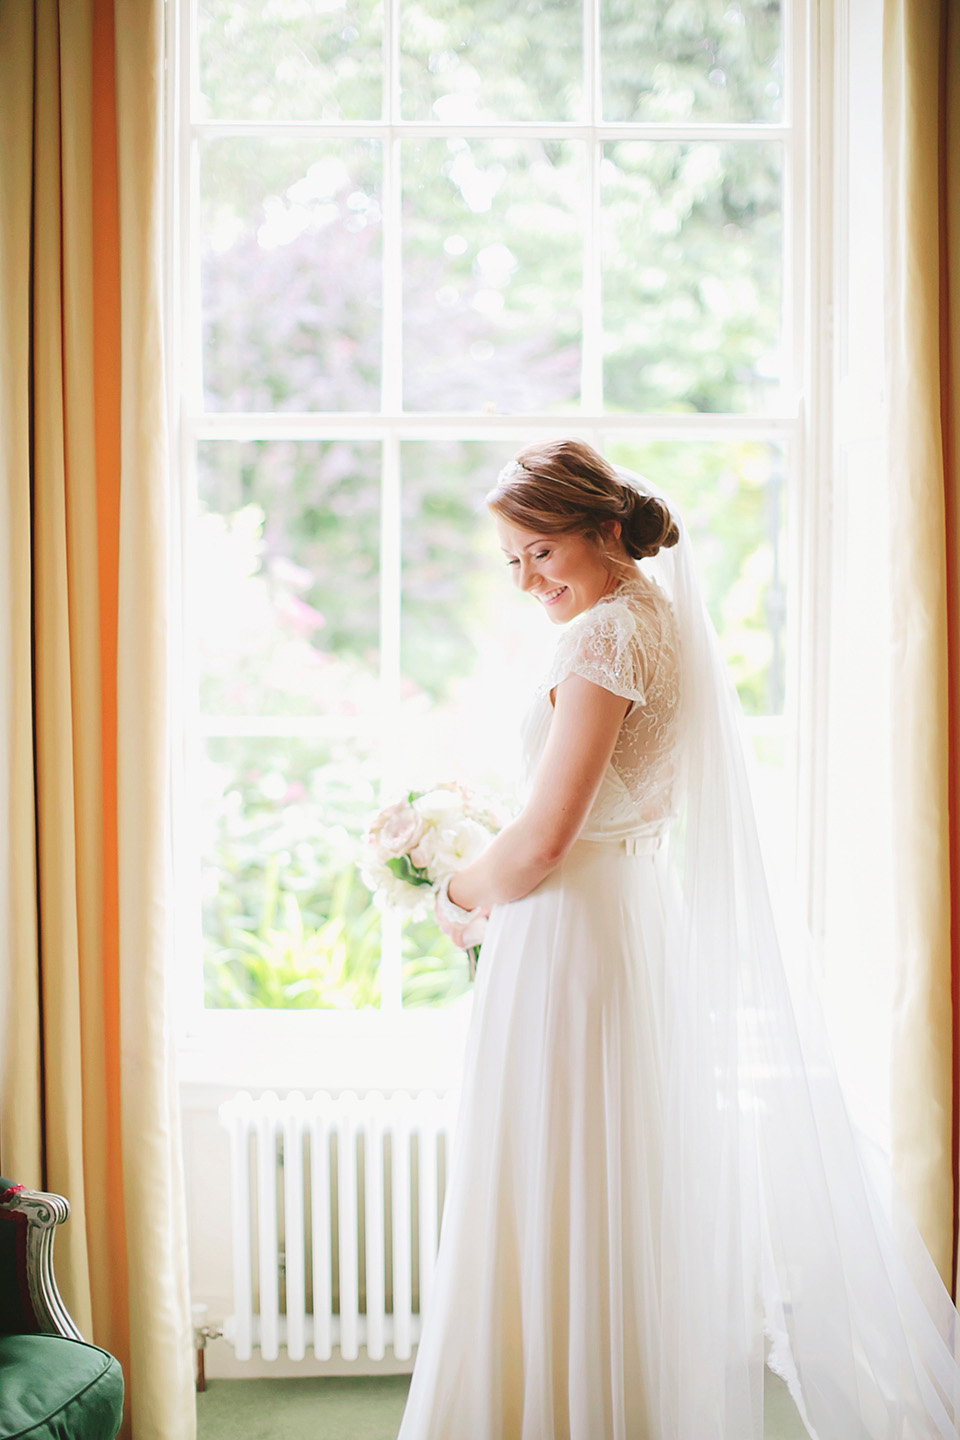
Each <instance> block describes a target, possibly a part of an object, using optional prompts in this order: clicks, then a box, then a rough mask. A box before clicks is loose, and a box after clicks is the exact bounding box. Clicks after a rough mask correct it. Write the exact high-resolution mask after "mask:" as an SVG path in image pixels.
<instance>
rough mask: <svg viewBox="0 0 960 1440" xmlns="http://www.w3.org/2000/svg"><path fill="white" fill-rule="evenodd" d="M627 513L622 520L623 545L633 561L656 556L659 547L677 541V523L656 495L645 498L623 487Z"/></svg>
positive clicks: (632, 487)
mask: <svg viewBox="0 0 960 1440" xmlns="http://www.w3.org/2000/svg"><path fill="white" fill-rule="evenodd" d="M624 489H625V490H626V492H627V496H626V500H627V504H626V513H625V515H624V521H623V542H624V544H625V545H626V547H627V551H628V552H629V554H630V555H632V556H633V558H634V559H635V560H642V559H643V558H644V556H648V555H656V553H657V551H658V550H660V549H661V548H666V547H669V546H671V545H676V543H677V541H678V540H679V539H680V531H679V529H678V528H677V522H676V521H675V520H674V518H673V516H672V515H671V514H670V511H669V509H668V507H667V505H666V504H665V503H664V501H663V500H661V499H660V497H659V496H658V495H644V494H643V493H642V492H641V491H639V490H637V489H635V488H634V486H632V485H625V486H624Z"/></svg>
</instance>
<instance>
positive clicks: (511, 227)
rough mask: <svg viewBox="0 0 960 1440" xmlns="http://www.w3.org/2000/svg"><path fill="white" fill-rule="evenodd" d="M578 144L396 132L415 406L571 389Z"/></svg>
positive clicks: (506, 400)
mask: <svg viewBox="0 0 960 1440" xmlns="http://www.w3.org/2000/svg"><path fill="white" fill-rule="evenodd" d="M582 161H583V155H582V148H581V147H580V146H579V145H574V144H570V143H566V142H560V141H495V142H494V141H476V140H470V141H468V140H464V139H456V140H428V141H424V142H422V143H420V144H416V143H413V142H406V143H405V144H404V146H403V164H404V256H403V258H404V396H405V404H406V406H407V408H408V409H411V410H460V409H462V410H468V411H471V410H472V411H477V410H486V411H501V412H517V411H524V410H526V411H537V410H558V409H564V408H568V407H570V406H572V405H573V404H574V403H575V402H576V400H577V398H578V395H579V390H580V332H581V324H580V286H581V265H582V251H581V222H580V207H581V193H582V178H581V177H582Z"/></svg>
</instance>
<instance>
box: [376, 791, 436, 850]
mask: <svg viewBox="0 0 960 1440" xmlns="http://www.w3.org/2000/svg"><path fill="white" fill-rule="evenodd" d="M425 829H426V825H425V824H424V820H423V817H422V816H421V815H419V814H418V813H417V811H416V810H414V808H413V806H412V805H411V804H410V802H409V801H408V800H398V801H397V803H396V804H395V805H388V806H387V808H386V810H383V811H381V813H380V815H379V816H378V817H377V821H376V822H375V824H374V827H373V829H372V830H371V839H372V841H373V843H374V846H375V848H376V850H377V852H378V853H379V855H380V856H381V858H383V859H390V858H391V857H393V856H395V855H406V854H407V853H408V852H409V851H410V850H412V849H413V847H414V846H415V845H416V844H417V843H418V841H419V840H420V839H421V837H422V835H423V833H424V830H425ZM416 863H417V862H416V861H414V864H416Z"/></svg>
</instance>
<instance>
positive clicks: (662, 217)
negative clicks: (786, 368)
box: [602, 141, 786, 411]
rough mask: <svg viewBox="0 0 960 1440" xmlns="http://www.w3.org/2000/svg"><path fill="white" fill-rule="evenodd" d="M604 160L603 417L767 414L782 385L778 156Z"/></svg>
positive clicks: (655, 150) (714, 148)
mask: <svg viewBox="0 0 960 1440" xmlns="http://www.w3.org/2000/svg"><path fill="white" fill-rule="evenodd" d="M605 149H606V154H605V157H604V160H603V162H602V180H603V216H602V224H603V237H604V238H603V245H604V253H603V318H604V328H605V352H606V353H605V357H604V394H605V402H606V405H607V408H608V409H611V410H621V411H622V410H637V411H664V410H672V411H677V410H701V411H704V410H709V411H723V410H733V411H737V410H740V411H743V410H764V409H769V408H771V406H772V405H773V404H774V403H775V401H776V396H777V389H778V386H779V384H780V381H781V379H786V377H785V376H782V374H781V369H782V359H781V317H780V291H781V235H782V204H781V164H782V156H781V149H780V146H778V145H768V144H757V145H752V144H730V145H714V144H710V143H705V142H704V143H697V144H683V145H680V144H672V143H668V142H664V141H653V142H641V141H628V142H623V143H620V144H613V145H609V146H607V147H605Z"/></svg>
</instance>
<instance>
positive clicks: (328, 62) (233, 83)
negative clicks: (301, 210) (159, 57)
mask: <svg viewBox="0 0 960 1440" xmlns="http://www.w3.org/2000/svg"><path fill="white" fill-rule="evenodd" d="M382 27H383V6H382V5H381V3H380V0H323V3H322V4H319V5H312V4H311V5H305V4H303V0H271V3H270V4H269V5H265V4H264V3H263V0H200V3H199V4H198V6H197V32H198V39H199V56H200V92H201V102H200V114H201V117H206V118H211V119H217V120H224V119H227V120H239V119H243V120H268V121H269V120H378V119H379V118H380V111H381V99H380V91H381V79H380V76H381V43H382V42H381V31H382Z"/></svg>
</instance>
